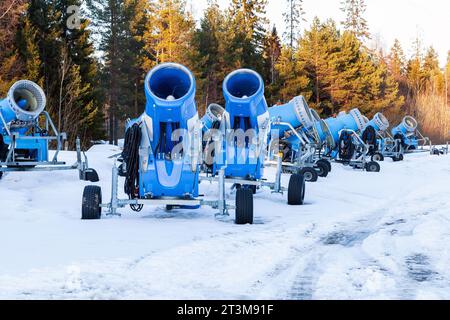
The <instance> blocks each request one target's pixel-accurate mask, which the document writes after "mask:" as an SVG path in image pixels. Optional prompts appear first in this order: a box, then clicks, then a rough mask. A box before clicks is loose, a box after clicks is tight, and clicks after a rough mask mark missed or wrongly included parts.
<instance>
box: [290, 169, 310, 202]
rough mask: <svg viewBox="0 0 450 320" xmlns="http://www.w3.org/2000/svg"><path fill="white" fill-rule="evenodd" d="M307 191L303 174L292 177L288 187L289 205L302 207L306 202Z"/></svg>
mask: <svg viewBox="0 0 450 320" xmlns="http://www.w3.org/2000/svg"><path fill="white" fill-rule="evenodd" d="M305 189H306V184H305V178H304V177H303V176H302V175H301V174H293V175H291V178H290V179H289V187H288V205H290V206H299V205H302V204H303V201H304V200H305Z"/></svg>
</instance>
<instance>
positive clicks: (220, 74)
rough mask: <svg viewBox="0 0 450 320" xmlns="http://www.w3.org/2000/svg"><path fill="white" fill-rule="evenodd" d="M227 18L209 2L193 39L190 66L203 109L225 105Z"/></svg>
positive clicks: (214, 4) (217, 6) (217, 7)
mask: <svg viewBox="0 0 450 320" xmlns="http://www.w3.org/2000/svg"><path fill="white" fill-rule="evenodd" d="M223 19H224V14H223V13H222V11H221V10H220V7H219V5H218V3H217V1H215V0H214V1H209V2H208V7H207V8H206V10H205V13H204V16H203V18H202V19H201V21H200V28H199V29H197V30H196V31H195V33H194V36H193V42H192V43H193V50H191V51H192V53H193V54H192V57H191V65H192V66H193V67H194V71H195V73H196V78H197V96H198V98H199V99H198V100H199V101H200V102H201V105H200V107H201V108H202V109H204V108H206V107H207V106H208V105H209V104H210V103H222V102H223V101H222V100H223V96H222V94H221V89H220V85H221V82H222V80H223V78H224V76H225V75H224V65H225V61H224V59H223V52H224V51H225V50H226V48H225V46H224V43H223V38H224V32H225V31H224V23H223Z"/></svg>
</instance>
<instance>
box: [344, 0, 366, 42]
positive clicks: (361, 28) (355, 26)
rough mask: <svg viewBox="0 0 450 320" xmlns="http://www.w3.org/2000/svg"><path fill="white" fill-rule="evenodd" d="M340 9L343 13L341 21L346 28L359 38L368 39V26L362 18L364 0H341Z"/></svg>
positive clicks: (364, 6)
mask: <svg viewBox="0 0 450 320" xmlns="http://www.w3.org/2000/svg"><path fill="white" fill-rule="evenodd" d="M341 10H342V11H343V12H344V13H345V15H346V18H345V21H343V22H342V24H343V25H344V27H345V29H346V30H349V31H351V32H352V33H353V34H355V35H356V37H358V39H360V40H362V41H363V40H365V39H370V33H369V27H368V25H367V21H366V19H365V18H364V13H365V12H366V4H365V2H364V0H343V1H342V8H341Z"/></svg>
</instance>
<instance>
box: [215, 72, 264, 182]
mask: <svg viewBox="0 0 450 320" xmlns="http://www.w3.org/2000/svg"><path fill="white" fill-rule="evenodd" d="M223 95H224V97H225V110H226V112H227V116H228V117H229V121H230V129H231V130H232V131H233V132H232V134H231V135H227V138H226V157H227V161H226V162H227V163H226V170H225V174H226V176H227V177H230V178H245V179H249V180H259V179H261V178H262V176H263V164H264V158H265V152H266V146H267V139H268V134H269V130H270V121H269V111H268V107H267V102H266V99H265V97H264V82H263V79H262V78H261V76H260V75H259V74H258V73H257V72H255V71H253V70H250V69H240V70H236V71H234V72H232V73H230V74H229V75H228V76H227V77H226V78H225V80H224V82H223ZM239 136H240V137H239Z"/></svg>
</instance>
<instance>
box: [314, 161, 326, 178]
mask: <svg viewBox="0 0 450 320" xmlns="http://www.w3.org/2000/svg"><path fill="white" fill-rule="evenodd" d="M314 168H315V169H316V172H317V175H318V176H319V177H321V178H326V177H327V176H328V173H329V171H328V166H327V165H326V164H324V163H322V162H319V163H316V165H315V166H314Z"/></svg>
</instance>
